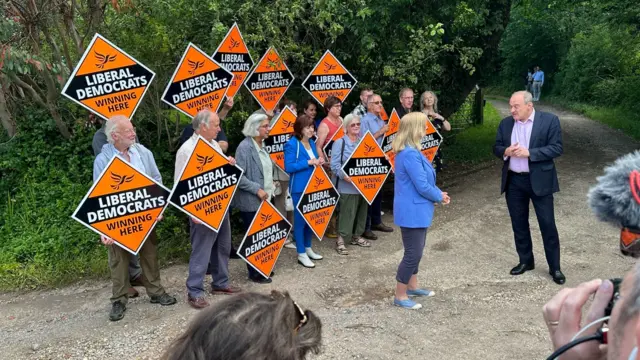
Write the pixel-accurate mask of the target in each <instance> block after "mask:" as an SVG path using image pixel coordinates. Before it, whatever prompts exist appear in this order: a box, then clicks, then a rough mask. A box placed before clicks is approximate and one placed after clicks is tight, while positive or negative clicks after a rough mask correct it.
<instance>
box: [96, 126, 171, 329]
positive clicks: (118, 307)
mask: <svg viewBox="0 0 640 360" xmlns="http://www.w3.org/2000/svg"><path fill="white" fill-rule="evenodd" d="M105 134H106V135H107V141H108V143H107V144H105V145H104V146H103V147H102V151H101V152H100V154H99V155H98V156H97V157H96V159H95V161H94V163H93V181H94V182H96V181H98V179H99V177H100V174H102V171H103V170H104V169H105V168H106V167H107V165H108V164H109V161H111V159H112V158H113V157H114V156H116V155H120V156H121V157H122V158H123V159H125V160H126V161H127V162H129V163H130V164H131V165H132V166H134V167H135V168H136V169H138V170H140V171H142V172H144V173H145V174H147V175H148V176H150V177H151V178H153V179H154V180H155V181H157V182H159V183H162V176H161V175H160V171H158V166H157V165H156V161H155V159H154V158H153V154H152V153H151V151H149V150H148V149H147V148H145V147H144V146H142V145H141V144H137V143H136V142H135V140H136V130H135V128H134V127H133V125H132V124H131V121H130V120H129V119H128V118H127V117H125V116H122V115H116V116H114V117H112V118H111V119H109V121H108V122H107V124H106V125H105ZM161 219H162V218H161V217H159V218H158V220H161ZM101 240H102V243H103V244H105V245H107V246H108V247H109V270H110V271H111V282H112V290H111V291H112V296H111V303H112V307H111V312H110V313H109V319H110V320H111V321H118V320H120V319H122V318H123V317H124V312H125V311H126V309H127V306H126V305H127V300H128V289H129V288H130V284H129V261H130V259H131V257H132V256H133V255H131V254H130V253H129V252H127V251H126V250H124V249H122V248H121V247H119V246H113V240H111V239H109V238H106V237H102V238H101ZM138 255H139V256H140V265H141V267H142V275H141V279H140V280H141V282H142V284H143V285H144V287H145V289H146V290H147V294H149V297H150V298H151V303H153V304H160V305H173V304H175V303H176V299H175V298H174V297H173V296H171V295H169V294H167V293H166V291H165V289H164V288H163V287H162V284H161V283H160V269H159V266H158V256H157V238H156V234H155V231H152V232H151V233H150V234H149V237H148V238H147V241H145V242H144V245H142V248H140V251H139V253H138Z"/></svg>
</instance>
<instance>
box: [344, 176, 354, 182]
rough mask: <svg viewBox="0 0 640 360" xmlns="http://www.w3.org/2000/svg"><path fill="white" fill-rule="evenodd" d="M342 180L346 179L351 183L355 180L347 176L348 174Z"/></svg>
mask: <svg viewBox="0 0 640 360" xmlns="http://www.w3.org/2000/svg"><path fill="white" fill-rule="evenodd" d="M342 180H344V181H346V182H348V183H349V184H351V183H352V182H353V181H352V180H351V178H350V177H348V176H346V175H345V177H344V178H342Z"/></svg>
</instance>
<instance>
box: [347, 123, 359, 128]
mask: <svg viewBox="0 0 640 360" xmlns="http://www.w3.org/2000/svg"><path fill="white" fill-rule="evenodd" d="M349 126H351V127H352V128H354V127H359V126H360V123H353V124H351V125H349Z"/></svg>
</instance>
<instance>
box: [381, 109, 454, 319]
mask: <svg viewBox="0 0 640 360" xmlns="http://www.w3.org/2000/svg"><path fill="white" fill-rule="evenodd" d="M426 121H427V116H426V115H425V114H423V113H420V112H412V113H409V114H407V115H405V116H403V117H402V119H401V120H400V128H399V129H398V133H397V134H396V138H395V139H394V140H393V143H392V145H391V146H392V148H393V151H394V152H395V153H396V157H395V168H394V170H395V180H394V185H393V192H394V198H393V208H394V209H401V210H398V211H394V212H393V220H394V222H395V224H396V225H398V226H400V231H401V233H402V244H403V245H404V256H403V258H402V262H401V263H400V265H399V266H398V272H397V273H396V281H397V285H396V295H395V298H394V300H393V303H394V304H395V305H397V306H400V307H403V308H406V309H420V308H421V307H422V305H420V304H418V303H416V302H415V301H413V300H411V299H410V298H409V296H433V295H434V292H433V291H431V290H427V289H420V288H418V266H419V265H420V260H421V259H422V253H423V251H424V246H425V243H426V240H427V229H428V228H429V226H431V220H432V218H433V209H434V204H436V203H443V204H448V203H449V201H450V199H449V195H447V193H446V192H442V191H440V189H438V187H437V186H436V173H435V171H434V170H433V167H431V164H429V162H428V161H427V159H426V158H425V157H424V156H423V155H422V153H421V152H420V139H422V137H423V136H424V135H425V124H426Z"/></svg>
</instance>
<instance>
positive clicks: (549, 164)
mask: <svg viewBox="0 0 640 360" xmlns="http://www.w3.org/2000/svg"><path fill="white" fill-rule="evenodd" d="M509 107H510V110H511V116H509V117H507V118H505V119H503V120H502V122H500V126H499V127H498V134H497V136H496V142H495V145H494V146H493V153H494V154H495V155H496V156H497V157H498V158H500V159H502V160H503V161H504V165H503V167H502V183H501V192H502V193H505V192H506V200H507V207H508V208H509V215H510V216H511V225H512V227H513V233H514V239H515V243H516V250H517V251H518V256H519V257H520V261H519V264H518V265H517V266H516V267H514V268H513V269H512V270H511V275H520V274H523V273H524V272H526V271H528V270H533V269H534V267H535V264H534V258H533V250H532V242H531V231H530V230H529V202H530V201H532V202H533V207H534V208H535V211H536V217H537V218H538V224H539V225H540V232H541V233H542V239H543V242H544V251H545V255H546V258H547V263H548V265H549V274H550V275H551V276H552V277H553V281H555V282H556V283H557V284H564V282H565V276H564V275H563V274H562V272H561V271H560V240H559V238H558V230H557V228H556V223H555V218H554V210H553V193H555V192H558V191H560V187H559V186H558V175H557V173H556V167H555V163H554V161H553V160H554V159H555V158H557V157H559V156H560V155H562V151H563V150H562V131H561V129H560V120H559V119H558V117H557V116H556V115H553V114H550V113H545V112H541V111H539V112H536V111H535V109H534V108H533V98H532V95H531V93H529V92H527V91H518V92H515V93H514V94H513V95H512V96H511V99H510V100H509Z"/></svg>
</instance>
